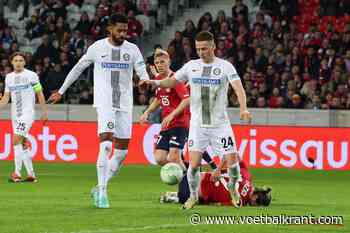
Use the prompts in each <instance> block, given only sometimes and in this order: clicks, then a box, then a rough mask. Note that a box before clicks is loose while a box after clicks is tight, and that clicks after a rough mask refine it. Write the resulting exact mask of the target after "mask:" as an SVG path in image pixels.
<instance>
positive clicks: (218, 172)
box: [210, 169, 221, 182]
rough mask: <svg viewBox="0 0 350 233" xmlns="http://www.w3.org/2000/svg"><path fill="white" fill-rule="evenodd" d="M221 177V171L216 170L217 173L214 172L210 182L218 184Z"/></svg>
mask: <svg viewBox="0 0 350 233" xmlns="http://www.w3.org/2000/svg"><path fill="white" fill-rule="evenodd" d="M220 176H221V170H220V169H216V170H215V171H213V172H212V174H211V177H210V180H211V181H212V182H217V181H219V180H220Z"/></svg>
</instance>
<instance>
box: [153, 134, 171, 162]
mask: <svg viewBox="0 0 350 233" xmlns="http://www.w3.org/2000/svg"><path fill="white" fill-rule="evenodd" d="M168 153H169V134H168V131H161V132H160V133H159V136H158V139H157V142H156V150H155V152H154V158H155V160H156V163H157V164H158V165H160V166H163V165H165V164H167V163H168Z"/></svg>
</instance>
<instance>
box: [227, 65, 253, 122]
mask: <svg viewBox="0 0 350 233" xmlns="http://www.w3.org/2000/svg"><path fill="white" fill-rule="evenodd" d="M226 69H227V70H226V73H227V77H228V80H229V82H230V84H231V86H232V88H233V90H234V91H235V93H236V95H237V98H238V102H239V107H240V118H241V119H242V120H247V121H250V120H251V118H252V116H251V114H250V112H249V111H248V108H247V97H246V94H245V90H244V88H243V85H242V82H241V79H240V78H239V76H238V74H237V71H236V69H235V68H234V67H233V65H232V64H229V65H228V66H227V68H226Z"/></svg>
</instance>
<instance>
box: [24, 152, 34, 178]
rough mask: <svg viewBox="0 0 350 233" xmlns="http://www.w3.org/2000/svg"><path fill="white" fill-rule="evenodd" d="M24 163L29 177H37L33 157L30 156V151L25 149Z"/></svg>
mask: <svg viewBox="0 0 350 233" xmlns="http://www.w3.org/2000/svg"><path fill="white" fill-rule="evenodd" d="M23 162H24V166H25V168H26V170H27V174H28V176H32V177H35V173H34V168H33V162H32V157H31V156H30V154H29V150H28V149H23Z"/></svg>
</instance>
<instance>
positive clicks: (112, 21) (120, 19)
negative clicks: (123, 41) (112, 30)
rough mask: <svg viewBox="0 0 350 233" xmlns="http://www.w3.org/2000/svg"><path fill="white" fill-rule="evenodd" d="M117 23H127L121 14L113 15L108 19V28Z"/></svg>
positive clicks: (124, 16) (126, 18)
mask: <svg viewBox="0 0 350 233" xmlns="http://www.w3.org/2000/svg"><path fill="white" fill-rule="evenodd" d="M117 23H128V17H126V15H123V14H113V15H111V16H110V17H109V19H108V26H113V25H116V24H117Z"/></svg>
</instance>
